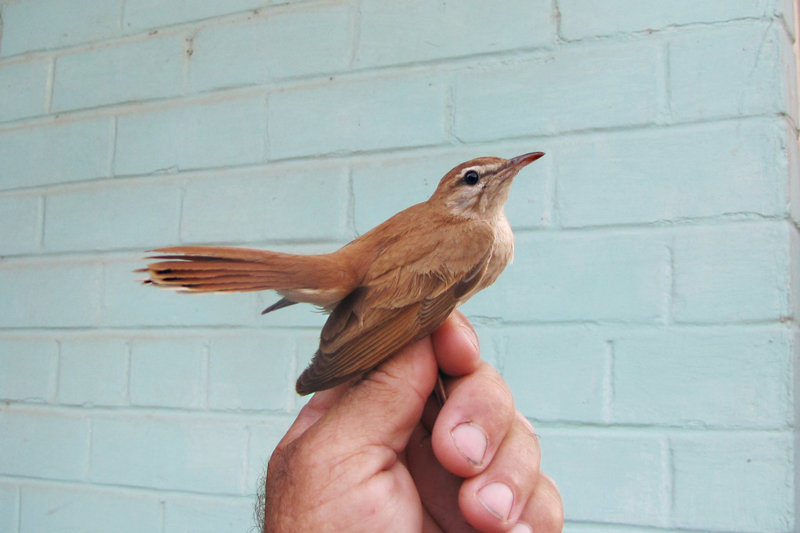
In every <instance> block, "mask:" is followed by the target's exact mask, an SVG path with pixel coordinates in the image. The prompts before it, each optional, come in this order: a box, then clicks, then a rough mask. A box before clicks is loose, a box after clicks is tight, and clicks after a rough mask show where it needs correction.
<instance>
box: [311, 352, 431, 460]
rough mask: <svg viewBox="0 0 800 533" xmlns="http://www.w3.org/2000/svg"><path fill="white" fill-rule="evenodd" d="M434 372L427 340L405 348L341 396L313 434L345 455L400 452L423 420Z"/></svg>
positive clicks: (317, 425) (318, 423)
mask: <svg viewBox="0 0 800 533" xmlns="http://www.w3.org/2000/svg"><path fill="white" fill-rule="evenodd" d="M437 368H438V367H437V365H436V358H435V356H434V353H433V346H432V344H431V341H430V338H429V337H426V338H425V339H422V340H421V341H418V342H415V343H412V344H409V345H408V346H406V347H405V348H403V349H402V350H400V351H399V352H398V353H397V354H396V355H394V356H393V357H392V358H391V359H389V360H388V361H386V362H385V363H383V364H382V365H380V366H379V367H378V368H376V369H375V370H373V371H372V372H369V373H368V374H367V375H366V376H364V379H363V380H361V381H360V382H359V383H357V384H355V385H353V386H352V387H350V388H349V389H347V390H346V391H344V392H343V394H342V395H341V396H340V398H339V399H338V401H337V402H336V403H334V404H333V405H332V406H330V409H329V410H328V411H327V413H325V415H324V416H322V417H321V418H320V419H319V420H318V422H317V423H316V424H315V427H314V428H313V430H315V431H314V433H317V432H319V433H318V435H317V436H318V437H320V438H322V439H325V441H327V442H329V443H331V444H333V443H338V444H341V445H342V446H346V447H347V448H348V449H350V450H358V449H361V448H362V447H364V446H386V447H389V448H391V449H393V450H394V451H395V452H400V451H401V450H403V449H404V448H405V446H406V444H407V443H408V439H409V438H410V436H411V432H412V430H413V429H414V426H416V424H417V423H418V422H419V420H420V418H421V417H422V410H423V408H424V406H425V402H426V401H427V399H428V397H429V396H430V395H431V392H432V391H433V386H434V384H435V383H436V376H437ZM335 447H338V448H339V449H340V450H341V447H339V446H335Z"/></svg>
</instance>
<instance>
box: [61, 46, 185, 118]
mask: <svg viewBox="0 0 800 533" xmlns="http://www.w3.org/2000/svg"><path fill="white" fill-rule="evenodd" d="M183 49H184V40H183V38H182V37H181V36H176V37H169V38H164V39H149V40H146V41H141V42H134V43H125V44H121V45H118V46H112V47H105V48H98V49H95V50H89V51H87V52H83V53H79V54H73V55H66V56H61V57H59V58H58V59H56V72H55V83H54V85H53V106H52V107H53V110H54V111H69V110H71V109H82V108H87V107H97V106H102V105H109V104H118V103H121V102H132V101H138V100H149V99H152V98H165V97H169V96H176V95H178V94H180V93H181V92H182V90H183V55H184V51H183Z"/></svg>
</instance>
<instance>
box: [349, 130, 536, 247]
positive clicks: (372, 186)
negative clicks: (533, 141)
mask: <svg viewBox="0 0 800 533" xmlns="http://www.w3.org/2000/svg"><path fill="white" fill-rule="evenodd" d="M537 146H538V145H537ZM489 153H491V154H492V155H495V154H498V153H499V152H498V151H496V150H493V149H492V150H486V149H484V150H483V151H482V152H476V150H475V149H474V148H473V149H471V150H470V151H469V152H467V151H459V152H458V154H457V155H455V154H444V155H441V156H437V157H426V158H414V159H392V160H388V161H387V160H377V161H373V162H370V163H369V164H367V165H363V166H357V167H355V168H353V171H352V174H353V197H354V200H355V210H354V212H355V226H356V231H357V232H358V233H359V234H361V233H365V232H366V231H369V230H370V229H372V228H374V227H375V226H377V225H378V224H380V223H381V222H383V221H385V220H386V219H388V218H389V217H391V216H392V215H394V214H395V213H399V212H400V211H402V210H403V209H405V208H407V207H410V206H412V205H414V204H417V203H420V202H424V201H425V200H427V199H428V198H430V196H431V195H432V194H433V192H434V191H435V190H436V186H437V185H438V184H439V181H440V180H441V179H442V177H443V176H444V175H445V174H446V173H447V172H448V171H450V169H451V168H453V167H454V166H456V165H458V164H460V163H463V162H464V161H468V160H470V159H474V158H475V157H481V156H483V155H489ZM514 154H515V155H519V154H517V153H516V152H514ZM502 155H505V156H507V157H514V156H513V155H511V153H506V154H502ZM502 155H501V156H502ZM549 168H550V165H549V164H548V163H545V164H544V165H541V164H539V163H537V167H535V168H533V169H531V170H527V171H524V172H523V175H521V176H519V177H518V178H517V179H516V180H515V182H514V186H513V188H512V190H511V195H510V196H509V199H508V203H507V204H506V214H507V217H508V219H509V221H510V222H511V224H512V227H513V228H514V229H520V228H534V227H541V226H544V225H546V224H547V223H548V220H549V219H548V210H549V207H550V206H549V201H550V198H549V194H548V188H549V186H550V184H549V179H548V178H549Z"/></svg>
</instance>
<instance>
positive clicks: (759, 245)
mask: <svg viewBox="0 0 800 533" xmlns="http://www.w3.org/2000/svg"><path fill="white" fill-rule="evenodd" d="M788 261H789V232H788V228H787V227H786V226H783V225H780V224H741V225H740V224H736V225H730V226H719V227H695V228H691V229H687V230H685V231H681V232H679V233H678V234H677V235H676V236H675V244H674V263H675V266H674V274H673V278H674V287H675V289H674V299H673V302H672V314H673V317H674V319H675V321H676V322H704V323H707V322H737V321H747V320H778V319H779V318H780V317H782V316H787V315H788V314H789V313H790V312H791V311H790V308H789V293H788V291H789V285H788V282H789V279H788V278H789V265H788Z"/></svg>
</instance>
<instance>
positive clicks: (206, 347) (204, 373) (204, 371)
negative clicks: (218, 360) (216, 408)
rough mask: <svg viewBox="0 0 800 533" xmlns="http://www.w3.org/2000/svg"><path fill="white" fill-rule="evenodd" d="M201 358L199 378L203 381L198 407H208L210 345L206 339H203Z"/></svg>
mask: <svg viewBox="0 0 800 533" xmlns="http://www.w3.org/2000/svg"><path fill="white" fill-rule="evenodd" d="M202 353H203V359H202V361H201V362H200V380H201V381H202V382H203V389H204V390H203V396H202V400H201V402H200V407H201V408H203V409H208V408H209V404H210V398H209V397H210V396H211V346H210V344H209V342H208V340H206V339H204V340H203V350H202Z"/></svg>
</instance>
